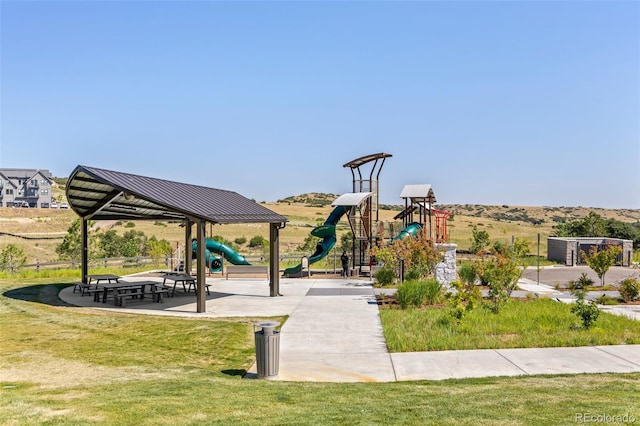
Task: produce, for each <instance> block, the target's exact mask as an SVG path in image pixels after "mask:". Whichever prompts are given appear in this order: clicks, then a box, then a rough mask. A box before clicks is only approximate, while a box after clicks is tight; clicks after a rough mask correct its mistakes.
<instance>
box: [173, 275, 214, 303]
mask: <svg viewBox="0 0 640 426" xmlns="http://www.w3.org/2000/svg"><path fill="white" fill-rule="evenodd" d="M167 281H173V289H172V291H171V297H173V296H175V294H176V287H177V286H178V283H181V284H182V289H183V290H184V292H185V293H189V292H190V291H191V288H192V287H193V291H194V292H195V291H196V277H192V276H191V275H188V274H184V273H175V272H166V273H165V274H164V280H163V281H162V284H163V285H165V284H166V282H167ZM205 286H206V288H207V294H211V292H210V291H209V287H211V284H206V283H205Z"/></svg>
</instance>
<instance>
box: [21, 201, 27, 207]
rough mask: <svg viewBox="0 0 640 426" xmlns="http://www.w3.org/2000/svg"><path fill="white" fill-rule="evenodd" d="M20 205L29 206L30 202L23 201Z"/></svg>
mask: <svg viewBox="0 0 640 426" xmlns="http://www.w3.org/2000/svg"><path fill="white" fill-rule="evenodd" d="M20 207H24V208H27V209H28V208H29V203H27V202H26V201H23V202H21V203H20Z"/></svg>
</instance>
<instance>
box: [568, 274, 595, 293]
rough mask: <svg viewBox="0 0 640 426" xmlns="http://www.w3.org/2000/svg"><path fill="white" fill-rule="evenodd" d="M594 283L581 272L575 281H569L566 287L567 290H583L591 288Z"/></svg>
mask: <svg viewBox="0 0 640 426" xmlns="http://www.w3.org/2000/svg"><path fill="white" fill-rule="evenodd" d="M594 283H595V282H594V281H593V280H592V279H591V278H589V277H588V276H587V274H586V272H583V273H582V275H580V278H578V279H577V280H571V281H569V283H568V287H569V290H583V289H586V288H587V287H591V286H592V285H593V284H594Z"/></svg>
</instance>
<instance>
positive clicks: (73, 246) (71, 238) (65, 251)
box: [56, 218, 98, 261]
mask: <svg viewBox="0 0 640 426" xmlns="http://www.w3.org/2000/svg"><path fill="white" fill-rule="evenodd" d="M93 225H94V222H93V221H89V222H88V223H87V228H88V229H89V228H91V227H92V226H93ZM81 227H82V219H80V218H76V219H75V220H74V221H73V222H71V225H70V226H69V228H67V235H65V236H64V239H63V240H62V242H61V243H60V244H58V246H57V247H56V253H57V254H58V257H59V258H60V259H61V260H76V261H79V260H80V258H81V257H82V238H81V235H80V234H81V232H80V231H81ZM88 242H89V253H88V254H89V258H90V259H95V258H96V257H97V254H98V251H97V250H98V245H97V244H96V242H97V235H96V233H95V232H91V231H89V235H88Z"/></svg>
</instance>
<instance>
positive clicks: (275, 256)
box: [269, 223, 282, 297]
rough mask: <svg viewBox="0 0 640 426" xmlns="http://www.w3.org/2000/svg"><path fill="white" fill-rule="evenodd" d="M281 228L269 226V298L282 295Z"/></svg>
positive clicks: (272, 224)
mask: <svg viewBox="0 0 640 426" xmlns="http://www.w3.org/2000/svg"><path fill="white" fill-rule="evenodd" d="M280 226H281V224H278V223H271V224H269V296H271V297H276V296H282V295H281V294H280Z"/></svg>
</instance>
